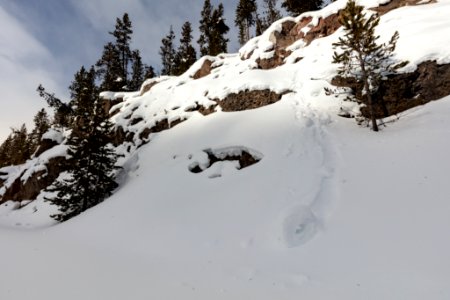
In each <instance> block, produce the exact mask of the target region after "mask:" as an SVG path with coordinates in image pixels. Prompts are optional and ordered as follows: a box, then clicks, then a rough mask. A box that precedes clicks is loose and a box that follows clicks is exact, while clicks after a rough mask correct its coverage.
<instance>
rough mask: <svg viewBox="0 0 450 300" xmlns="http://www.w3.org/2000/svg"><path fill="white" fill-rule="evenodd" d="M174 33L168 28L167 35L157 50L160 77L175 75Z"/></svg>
mask: <svg viewBox="0 0 450 300" xmlns="http://www.w3.org/2000/svg"><path fill="white" fill-rule="evenodd" d="M174 41H175V33H174V32H173V28H172V26H170V31H169V34H168V35H166V36H165V37H164V38H163V39H162V40H161V43H162V45H161V47H160V48H159V55H160V56H161V64H162V70H161V74H162V75H174V73H175V56H176V52H175V45H174Z"/></svg>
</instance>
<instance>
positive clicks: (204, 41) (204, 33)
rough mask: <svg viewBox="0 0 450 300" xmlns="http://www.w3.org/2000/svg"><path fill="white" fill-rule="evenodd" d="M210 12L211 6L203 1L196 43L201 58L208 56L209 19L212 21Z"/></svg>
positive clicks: (207, 0)
mask: <svg viewBox="0 0 450 300" xmlns="http://www.w3.org/2000/svg"><path fill="white" fill-rule="evenodd" d="M212 10H213V7H212V5H211V1H210V0H205V2H204V4H203V9H202V12H201V18H200V27H199V30H200V37H199V39H198V41H197V43H198V46H199V48H200V54H201V55H202V56H205V55H208V54H209V43H210V36H211V33H210V31H211V24H212V23H211V19H212Z"/></svg>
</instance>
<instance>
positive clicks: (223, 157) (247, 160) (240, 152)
mask: <svg viewBox="0 0 450 300" xmlns="http://www.w3.org/2000/svg"><path fill="white" fill-rule="evenodd" d="M203 152H205V153H206V154H207V155H208V159H207V163H206V164H204V163H203V164H200V163H199V162H193V163H192V164H191V165H190V166H189V171H191V172H192V173H201V172H203V171H205V170H207V169H208V168H209V167H211V166H212V165H213V164H215V163H217V162H222V161H236V162H238V167H237V169H238V170H241V169H244V168H247V167H250V166H252V165H254V164H256V163H258V162H259V161H260V160H261V157H259V156H257V155H254V154H252V153H251V151H250V150H248V149H246V148H245V147H229V148H226V149H216V150H212V149H206V150H203ZM214 177H219V176H214Z"/></svg>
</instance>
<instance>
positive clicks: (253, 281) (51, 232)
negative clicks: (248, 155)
mask: <svg viewBox="0 0 450 300" xmlns="http://www.w3.org/2000/svg"><path fill="white" fill-rule="evenodd" d="M244 113H245V117H244V116H243V114H244ZM328 123H329V117H328V116H327V114H326V113H322V112H319V111H318V110H315V109H314V108H312V107H311V106H309V105H308V104H307V103H306V102H305V101H303V100H302V99H301V98H300V97H299V95H298V94H295V93H292V94H290V95H285V96H284V98H283V99H282V101H280V102H278V103H276V104H274V105H272V106H268V107H264V108H261V109H257V110H253V111H246V112H238V113H217V114H215V115H211V116H210V117H201V116H198V117H193V118H192V119H191V120H189V121H187V122H185V123H183V124H180V125H179V126H177V127H175V128H173V129H171V130H169V131H167V132H164V133H161V134H158V135H155V136H153V137H152V140H151V142H150V143H149V144H147V145H145V146H143V147H142V148H141V149H140V150H139V153H138V154H139V159H138V160H137V161H136V162H135V163H133V164H132V165H135V166H133V167H130V170H129V171H130V172H129V175H128V177H129V178H128V180H127V183H126V184H125V185H124V186H123V187H122V188H121V189H119V190H118V191H117V193H116V194H115V195H113V196H112V197H111V198H110V199H108V200H107V201H105V202H104V203H102V204H100V205H99V206H97V207H94V208H93V209H90V210H89V211H87V212H85V213H83V214H82V215H80V216H79V217H77V218H74V219H73V220H70V221H69V222H66V223H63V224H60V225H57V226H53V227H50V228H47V229H41V230H38V231H33V232H22V233H20V236H19V235H17V233H12V232H9V233H8V234H10V235H11V240H14V241H15V242H11V245H14V246H11V247H9V245H5V246H4V247H3V250H2V251H3V253H5V255H6V256H9V257H17V258H20V260H21V262H20V263H19V262H18V261H17V259H12V260H11V261H10V262H8V263H7V264H6V266H3V267H4V268H5V270H8V271H9V273H10V274H12V276H8V277H7V278H2V282H3V283H4V284H5V285H7V286H11V289H10V290H8V291H5V290H3V291H0V295H1V296H2V298H5V299H24V297H27V295H29V293H30V292H27V290H24V289H22V288H20V287H19V285H20V286H23V285H25V286H30V287H33V288H32V289H31V291H34V292H33V295H35V298H37V299H44V298H45V297H49V298H50V299H51V298H52V295H53V293H56V294H61V293H64V294H65V295H67V297H66V299H79V297H88V298H89V297H91V296H92V295H90V294H89V293H92V289H91V288H89V286H90V284H89V282H92V283H93V282H95V285H96V288H95V293H96V298H95V297H94V298H95V299H104V298H105V297H109V298H110V299H120V297H128V298H132V299H146V298H148V297H151V296H155V295H166V296H167V298H168V299H169V298H170V299H181V297H183V299H207V298H208V297H214V299H231V298H233V299H242V298H243V297H245V296H247V297H257V298H258V299H274V298H276V297H278V296H280V295H281V296H282V297H283V299H296V297H297V296H295V297H294V295H296V293H297V292H300V291H301V289H302V288H304V287H305V285H306V286H310V285H314V284H315V283H314V276H313V275H312V274H308V272H309V271H308V272H306V271H305V270H304V269H303V268H302V260H301V259H299V258H300V257H299V251H300V253H301V251H303V250H302V249H306V250H307V249H310V248H309V247H310V246H313V245H314V243H315V240H317V239H320V237H321V232H322V231H323V230H324V228H325V227H326V224H327V218H328V217H329V215H330V213H331V212H332V207H333V203H334V201H335V199H334V198H335V197H337V193H336V191H335V188H334V183H333V180H334V177H335V153H334V152H335V149H334V148H333V142H332V140H331V139H330V137H329V135H328V133H327V130H326V127H327V126H328V125H327V124H328ZM238 133H239V134H238ZM261 134H263V135H264V138H261ZM230 147H231V148H232V147H236V148H239V147H240V148H246V149H252V150H255V151H256V152H258V153H260V155H261V160H260V162H258V163H257V164H255V165H253V166H251V167H248V168H245V169H242V170H237V169H236V168H234V167H233V165H232V164H229V163H223V166H222V167H221V168H219V170H220V171H219V173H220V177H214V178H211V177H210V175H211V173H208V172H203V173H199V174H193V173H191V172H189V166H190V165H191V164H192V163H193V162H194V161H193V160H195V159H196V158H197V157H199V153H200V152H202V150H204V149H208V148H211V149H223V148H230ZM136 157H137V156H134V159H136ZM268 170H270V172H269V171H268ZM214 172H215V173H217V172H218V171H217V170H215V171H214ZM18 244H20V245H21V247H17V245H18ZM18 248H19V249H18ZM28 249H35V250H34V251H33V255H32V256H30V255H29V250H28ZM69 257H70V258H69ZM18 266H19V267H18ZM30 269H32V270H34V271H33V272H29V271H27V270H30ZM61 274H64V276H60V275H61ZM113 274H116V275H114V276H113ZM36 278H46V280H45V281H43V282H41V283H40V284H39V285H38V286H36V284H35V282H36ZM49 282H51V288H50V287H49V286H48V285H47V283H49ZM70 282H77V285H79V286H83V283H85V284H87V286H88V287H87V288H81V289H80V290H78V291H77V293H73V294H72V293H67V292H66V291H67V290H71V288H72V287H71V285H70ZM19 283H20V284H19ZM119 283H120V284H119ZM85 286H86V285H85ZM125 291H128V292H125ZM130 291H131V292H130ZM91 298H92V297H91ZM94 298H92V299H94ZM122 299H123V298H122Z"/></svg>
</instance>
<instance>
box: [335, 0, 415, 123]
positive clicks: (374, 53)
mask: <svg viewBox="0 0 450 300" xmlns="http://www.w3.org/2000/svg"><path fill="white" fill-rule="evenodd" d="M363 9H364V8H363V7H362V6H359V5H356V3H355V1H354V0H349V1H348V2H347V5H346V7H345V8H344V10H343V11H342V12H341V14H340V18H339V22H340V23H341V25H342V26H343V28H344V32H345V35H344V36H343V37H340V38H339V41H338V42H337V43H334V44H333V47H334V48H337V49H338V51H336V52H334V55H333V63H337V64H340V67H339V69H338V74H339V75H341V76H343V77H346V78H355V79H356V81H357V82H360V83H361V87H360V88H358V89H359V90H358V91H356V92H357V94H360V95H362V96H363V98H364V103H365V104H366V105H367V106H368V107H369V111H370V119H371V122H372V129H373V131H378V125H377V120H376V118H375V106H376V105H379V104H382V103H379V102H378V101H377V99H375V98H374V93H375V92H376V91H377V89H378V87H379V85H380V82H381V81H382V80H383V78H386V76H387V75H389V74H393V73H395V72H396V70H397V69H398V68H400V67H402V66H404V65H405V64H406V63H407V62H400V63H396V64H395V63H394V61H393V60H392V53H393V51H394V50H395V46H396V43H397V40H398V37H399V34H398V32H395V33H394V35H393V36H392V37H391V39H390V40H389V42H388V43H385V44H378V43H377V40H378V39H379V36H377V35H375V28H376V27H377V26H378V23H379V22H380V18H379V17H378V16H377V15H375V14H371V16H370V17H369V18H366V16H365V13H363ZM380 101H381V99H380Z"/></svg>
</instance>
